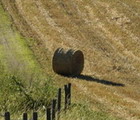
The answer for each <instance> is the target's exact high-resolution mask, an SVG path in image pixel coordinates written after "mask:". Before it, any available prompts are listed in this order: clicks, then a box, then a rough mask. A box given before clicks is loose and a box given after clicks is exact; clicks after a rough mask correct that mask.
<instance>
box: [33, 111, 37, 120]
mask: <svg viewBox="0 0 140 120" xmlns="http://www.w3.org/2000/svg"><path fill="white" fill-rule="evenodd" d="M33 120H38V114H37V112H33Z"/></svg>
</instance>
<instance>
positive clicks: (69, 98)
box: [68, 83, 71, 106]
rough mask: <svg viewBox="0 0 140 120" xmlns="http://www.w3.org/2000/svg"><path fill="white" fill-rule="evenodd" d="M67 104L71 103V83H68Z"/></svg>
mask: <svg viewBox="0 0 140 120" xmlns="http://www.w3.org/2000/svg"><path fill="white" fill-rule="evenodd" d="M68 105H69V106H70V105H71V83H69V84H68Z"/></svg>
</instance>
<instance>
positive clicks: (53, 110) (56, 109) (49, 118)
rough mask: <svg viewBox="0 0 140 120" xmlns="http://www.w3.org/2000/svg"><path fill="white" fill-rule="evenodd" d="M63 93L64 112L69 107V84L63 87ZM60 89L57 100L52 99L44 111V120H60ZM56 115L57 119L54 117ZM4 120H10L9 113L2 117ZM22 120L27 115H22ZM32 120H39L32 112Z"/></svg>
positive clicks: (35, 113) (26, 118)
mask: <svg viewBox="0 0 140 120" xmlns="http://www.w3.org/2000/svg"><path fill="white" fill-rule="evenodd" d="M64 91H65V97H64V101H65V102H64V111H66V110H67V109H68V107H69V106H70V105H71V83H69V84H67V85H64ZM61 99H62V89H61V88H59V89H58V93H57V99H53V100H52V101H51V104H50V106H49V107H48V108H47V109H46V120H56V119H57V120H59V119H60V113H61V109H62V102H61ZM56 114H57V117H56ZM4 118H5V119H4V120H11V118H10V112H6V113H5V116H4ZM22 120H28V114H27V113H23V118H22ZM32 120H39V119H38V113H37V112H33V116H32Z"/></svg>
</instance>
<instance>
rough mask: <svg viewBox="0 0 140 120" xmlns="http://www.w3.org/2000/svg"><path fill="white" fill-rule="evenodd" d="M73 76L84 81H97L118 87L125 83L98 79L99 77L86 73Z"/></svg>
mask: <svg viewBox="0 0 140 120" xmlns="http://www.w3.org/2000/svg"><path fill="white" fill-rule="evenodd" d="M73 78H78V79H82V80H86V81H92V82H97V83H101V84H104V85H111V86H120V87H124V86H125V84H122V83H116V82H112V81H107V80H100V79H97V78H93V77H91V76H88V75H78V76H74V77H73Z"/></svg>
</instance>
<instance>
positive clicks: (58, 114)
mask: <svg viewBox="0 0 140 120" xmlns="http://www.w3.org/2000/svg"><path fill="white" fill-rule="evenodd" d="M57 97H58V98H57V119H58V120H59V118H60V111H61V88H59V89H58V96H57Z"/></svg>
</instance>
